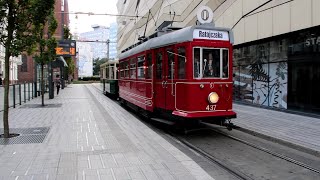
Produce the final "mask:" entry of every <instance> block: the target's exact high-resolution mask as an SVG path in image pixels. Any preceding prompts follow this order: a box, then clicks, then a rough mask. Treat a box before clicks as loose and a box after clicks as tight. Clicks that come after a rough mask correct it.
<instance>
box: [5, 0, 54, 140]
mask: <svg viewBox="0 0 320 180" xmlns="http://www.w3.org/2000/svg"><path fill="white" fill-rule="evenodd" d="M54 2H55V1H54V0H18V1H17V0H1V1H0V43H1V44H2V45H3V46H4V47H5V76H4V77H5V81H4V112H3V126H4V137H5V138H9V137H10V133H9V121H8V119H9V60H10V57H14V56H18V55H19V54H21V53H22V52H25V51H27V52H28V53H29V54H30V53H31V52H32V50H33V49H34V48H35V46H34V45H35V43H36V39H35V38H34V33H36V32H37V30H38V29H36V28H35V26H34V24H35V22H36V21H39V20H42V19H45V18H46V17H47V16H48V15H49V14H50V13H49V12H51V11H48V10H51V9H52V7H54Z"/></svg>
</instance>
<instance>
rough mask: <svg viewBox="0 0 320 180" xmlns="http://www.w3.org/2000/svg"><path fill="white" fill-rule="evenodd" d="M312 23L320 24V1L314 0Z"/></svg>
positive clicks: (314, 24)
mask: <svg viewBox="0 0 320 180" xmlns="http://www.w3.org/2000/svg"><path fill="white" fill-rule="evenodd" d="M312 25H313V26H318V25H320V1H319V0H312Z"/></svg>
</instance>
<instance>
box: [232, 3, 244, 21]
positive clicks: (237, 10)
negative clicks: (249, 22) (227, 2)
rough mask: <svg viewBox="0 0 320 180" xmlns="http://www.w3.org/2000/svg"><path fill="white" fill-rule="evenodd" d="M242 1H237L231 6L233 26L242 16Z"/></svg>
mask: <svg viewBox="0 0 320 180" xmlns="http://www.w3.org/2000/svg"><path fill="white" fill-rule="evenodd" d="M242 1H243V0H237V1H236V2H234V3H233V5H232V12H233V24H236V23H237V22H238V21H239V19H240V18H241V17H242V16H243V14H242V11H243V7H242Z"/></svg>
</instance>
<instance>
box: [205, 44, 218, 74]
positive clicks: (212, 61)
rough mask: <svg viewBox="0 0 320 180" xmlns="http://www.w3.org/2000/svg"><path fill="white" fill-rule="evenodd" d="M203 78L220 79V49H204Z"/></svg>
mask: <svg viewBox="0 0 320 180" xmlns="http://www.w3.org/2000/svg"><path fill="white" fill-rule="evenodd" d="M202 52H203V77H204V78H210V77H220V49H203V51H202Z"/></svg>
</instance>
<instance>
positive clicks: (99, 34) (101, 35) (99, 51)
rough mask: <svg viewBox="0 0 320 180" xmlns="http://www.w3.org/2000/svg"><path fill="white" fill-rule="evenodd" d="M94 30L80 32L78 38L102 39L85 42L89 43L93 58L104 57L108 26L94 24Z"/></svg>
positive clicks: (105, 54) (84, 39)
mask: <svg viewBox="0 0 320 180" xmlns="http://www.w3.org/2000/svg"><path fill="white" fill-rule="evenodd" d="M92 28H93V29H94V31H90V32H85V33H82V34H80V36H79V37H80V40H83V41H103V42H87V43H88V44H90V46H91V49H92V52H93V58H94V59H97V58H100V59H102V58H106V57H107V56H108V54H107V53H108V45H107V43H106V42H107V41H108V39H109V28H107V27H104V26H98V25H94V26H92Z"/></svg>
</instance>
